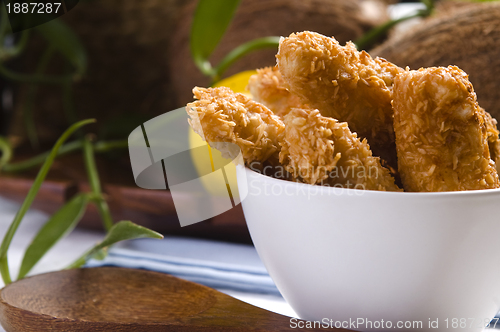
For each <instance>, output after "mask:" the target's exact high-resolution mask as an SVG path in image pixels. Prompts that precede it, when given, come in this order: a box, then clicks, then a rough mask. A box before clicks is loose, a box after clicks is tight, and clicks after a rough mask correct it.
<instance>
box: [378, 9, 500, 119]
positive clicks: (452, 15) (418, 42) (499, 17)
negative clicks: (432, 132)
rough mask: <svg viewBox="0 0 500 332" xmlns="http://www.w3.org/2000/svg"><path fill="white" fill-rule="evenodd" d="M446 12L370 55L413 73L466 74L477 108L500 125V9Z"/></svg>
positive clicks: (392, 39) (395, 38) (448, 10)
mask: <svg viewBox="0 0 500 332" xmlns="http://www.w3.org/2000/svg"><path fill="white" fill-rule="evenodd" d="M446 9H447V10H443V11H441V12H440V13H438V14H437V15H436V16H435V17H432V18H430V19H428V20H425V21H424V22H422V23H421V24H419V25H417V26H415V27H413V28H412V29H411V30H410V31H406V32H405V33H403V34H399V35H394V36H392V37H391V38H390V39H389V40H387V41H386V42H385V43H383V44H382V45H380V46H378V47H377V48H375V49H374V50H372V51H371V52H370V53H371V55H373V56H380V57H383V58H385V59H387V60H389V61H391V62H393V63H395V64H397V65H399V66H401V67H406V66H409V67H410V68H411V69H418V68H420V67H431V66H448V65H456V66H458V67H460V68H461V69H463V70H464V71H465V72H467V73H468V74H469V79H470V81H471V82H472V84H473V85H474V90H475V91H476V93H477V97H478V101H479V104H480V105H481V106H482V107H483V108H485V109H486V110H487V111H489V112H490V113H491V115H492V116H494V117H495V118H497V119H500V104H499V103H498V100H499V99H500V89H499V87H500V57H499V56H498V55H499V54H500V24H499V22H500V3H489V4H484V3H481V4H467V5H459V6H453V5H448V6H447V7H446Z"/></svg>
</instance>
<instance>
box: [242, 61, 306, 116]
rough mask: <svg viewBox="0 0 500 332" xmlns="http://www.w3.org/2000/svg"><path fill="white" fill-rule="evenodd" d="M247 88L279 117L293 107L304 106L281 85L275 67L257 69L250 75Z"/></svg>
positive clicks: (255, 98)
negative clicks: (255, 72)
mask: <svg viewBox="0 0 500 332" xmlns="http://www.w3.org/2000/svg"><path fill="white" fill-rule="evenodd" d="M247 89H248V90H249V91H250V94H251V95H252V97H253V99H254V100H255V101H258V102H259V103H262V104H264V105H266V106H267V107H268V108H269V109H270V110H271V111H273V112H274V114H276V115H278V116H279V117H281V118H283V117H284V116H285V115H286V114H287V113H288V112H289V111H290V109H291V108H293V107H298V108H303V107H304V106H303V105H302V102H301V101H300V98H299V97H298V96H296V95H294V94H292V93H290V91H288V90H287V89H286V88H285V87H284V86H283V79H282V77H281V73H280V72H279V70H278V68H277V67H274V68H271V67H265V68H262V69H257V74H255V75H252V76H251V77H250V80H249V81H248V87H247Z"/></svg>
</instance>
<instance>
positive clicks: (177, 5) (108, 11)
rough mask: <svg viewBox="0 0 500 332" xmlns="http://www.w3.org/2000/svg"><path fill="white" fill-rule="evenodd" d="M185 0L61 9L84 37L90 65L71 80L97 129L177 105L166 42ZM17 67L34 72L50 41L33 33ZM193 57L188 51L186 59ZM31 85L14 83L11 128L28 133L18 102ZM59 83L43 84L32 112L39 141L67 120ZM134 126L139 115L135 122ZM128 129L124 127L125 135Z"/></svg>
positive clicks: (79, 107) (57, 63)
mask: <svg viewBox="0 0 500 332" xmlns="http://www.w3.org/2000/svg"><path fill="white" fill-rule="evenodd" d="M185 3H186V1H185V0H141V1H122V0H106V1H80V3H79V4H78V5H77V6H76V7H75V8H74V9H73V10H71V11H70V12H68V13H67V14H65V15H64V16H62V17H61V19H63V20H64V21H65V23H66V24H68V25H69V26H70V27H71V28H72V29H73V30H74V31H75V33H76V35H77V36H78V37H79V38H80V40H81V42H82V44H83V46H84V47H85V49H86V50H87V54H88V71H87V72H86V74H85V76H84V77H83V78H82V79H81V80H80V81H78V82H75V83H74V101H75V108H76V113H77V116H78V118H80V119H83V118H91V117H92V118H97V120H98V123H97V125H94V126H92V127H87V128H89V129H90V128H92V130H95V131H100V130H99V129H98V128H99V127H101V129H102V127H103V126H106V127H110V126H109V124H110V123H111V126H113V122H114V123H115V124H116V123H118V124H117V126H120V125H121V124H120V123H123V122H124V121H128V122H134V119H136V120H135V122H137V125H140V123H141V120H142V119H144V120H148V119H150V118H152V117H154V116H156V115H158V114H162V113H165V112H167V111H169V110H171V109H174V108H175V106H176V105H175V102H174V99H173V95H174V94H173V92H171V91H172V83H171V80H170V75H169V68H168V62H169V61H168V58H167V56H168V53H169V52H168V47H169V40H170V38H171V37H172V30H173V27H174V26H175V24H176V22H177V21H178V20H179V11H180V9H181V8H182V7H183V6H184V5H185ZM32 37H33V38H31V40H30V45H29V47H28V49H27V50H26V51H25V52H24V54H23V56H22V57H23V58H22V61H23V65H22V68H20V70H19V71H22V72H26V73H30V72H34V70H35V68H36V65H37V63H38V60H39V58H40V56H41V54H42V53H43V50H44V48H45V47H46V43H45V41H44V40H43V39H41V38H40V37H39V36H37V34H36V33H33V34H32ZM188 60H189V59H188ZM63 63H64V60H63V59H62V58H61V57H57V56H56V57H55V58H54V59H53V61H51V63H50V65H49V69H48V72H49V73H52V74H60V73H61V69H62V68H61V67H63V66H62V64H63ZM25 90H26V86H23V85H19V86H18V89H16V96H17V97H18V98H17V99H16V114H15V119H14V121H13V123H12V126H11V127H12V128H11V130H10V133H11V135H15V136H24V137H25V136H26V135H25V133H24V124H23V123H22V114H21V110H22V108H23V106H24V102H25ZM62 100H63V96H62V92H61V88H60V87H59V86H55V85H41V86H40V88H39V91H38V94H37V97H36V102H35V109H34V113H35V119H36V122H37V129H38V133H39V136H40V138H41V140H42V141H49V142H51V141H53V140H54V139H55V138H57V137H58V136H59V135H60V134H61V133H62V131H64V130H65V129H66V128H67V127H68V121H67V118H66V116H65V113H64V108H63V101H62ZM131 125H132V126H133V125H134V123H132V124H131ZM127 135H128V133H126V130H125V132H123V133H122V135H121V137H122V138H126V137H127Z"/></svg>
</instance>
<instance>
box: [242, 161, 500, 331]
mask: <svg viewBox="0 0 500 332" xmlns="http://www.w3.org/2000/svg"><path fill="white" fill-rule="evenodd" d="M237 176H238V186H239V187H240V188H244V190H248V193H247V195H246V197H245V198H244V199H243V201H242V205H243V211H244V213H245V218H246V221H247V224H248V228H249V230H250V234H251V236H252V240H253V242H254V244H255V247H256V248H257V251H258V253H259V256H260V258H261V259H262V261H263V262H264V264H265V266H266V268H267V269H268V271H269V274H270V275H271V277H272V278H273V280H274V282H275V283H276V285H277V287H278V289H279V290H280V292H281V293H282V295H283V297H284V298H285V299H286V301H287V302H288V303H289V304H290V305H291V306H292V308H293V309H294V310H295V311H296V312H297V314H298V315H299V316H300V317H301V318H303V319H306V320H311V321H323V322H325V320H324V319H327V320H328V324H330V325H331V324H333V325H335V324H337V326H339V324H340V323H341V324H343V325H344V327H347V328H349V329H352V330H359V331H386V330H390V328H389V327H390V326H389V323H388V322H391V324H392V329H393V330H408V331H411V330H414V331H427V330H428V331H481V330H482V328H483V327H484V326H485V325H486V324H487V322H488V321H489V320H490V319H491V318H492V317H493V316H494V315H495V314H496V313H497V312H498V310H499V308H500V264H499V263H500V240H499V239H498V238H497V236H496V235H497V234H500V190H498V189H494V190H482V191H464V192H446V193H392V192H379V191H361V190H353V189H341V188H329V187H320V186H311V185H307V184H300V183H292V182H286V181H283V180H278V179H274V178H271V177H267V176H264V175H261V174H258V173H256V172H254V171H252V170H250V169H248V168H244V167H242V166H239V167H237ZM241 191H242V190H241V189H240V192H241ZM243 196H244V195H241V197H243ZM330 320H331V321H330ZM362 320H364V322H363V321H362ZM382 320H383V322H384V323H385V325H383V328H382V326H381V325H380V324H381V321H382ZM436 320H438V321H437V324H438V328H429V324H430V323H432V325H433V326H436ZM353 321H356V323H355V324H353V323H352V322H353ZM369 321H370V322H371V325H370V323H369ZM339 322H340V323H339ZM346 322H349V324H350V325H348V326H346ZM377 322H378V323H377ZM398 322H402V323H403V324H406V326H401V324H398ZM408 322H411V324H413V325H411V324H410V323H408ZM413 322H416V323H413ZM418 322H422V326H418ZM464 322H465V325H464ZM382 324H383V323H382ZM415 324H416V325H415ZM398 325H399V326H398ZM410 325H411V327H410ZM498 325H499V326H500V322H499V324H498ZM377 326H378V328H377Z"/></svg>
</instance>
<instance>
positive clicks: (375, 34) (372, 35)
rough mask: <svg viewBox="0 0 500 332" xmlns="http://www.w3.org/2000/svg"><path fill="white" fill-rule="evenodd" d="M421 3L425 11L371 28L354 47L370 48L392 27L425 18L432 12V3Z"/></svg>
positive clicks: (429, 0)
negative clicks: (416, 18) (417, 18)
mask: <svg viewBox="0 0 500 332" xmlns="http://www.w3.org/2000/svg"><path fill="white" fill-rule="evenodd" d="M421 2H422V3H423V4H424V5H425V7H426V8H425V9H422V10H418V11H417V12H416V13H414V14H410V15H407V16H403V17H401V18H398V19H397V20H389V21H387V22H385V23H383V24H382V25H379V26H378V27H375V28H373V29H372V30H370V31H368V32H367V33H366V34H364V35H363V36H362V37H361V38H359V39H357V40H356V41H355V42H354V44H356V47H357V48H358V50H364V49H367V48H368V47H369V46H371V45H372V44H373V43H374V42H375V41H377V40H378V39H379V38H380V37H381V36H383V35H384V34H386V33H387V32H388V31H389V30H390V29H391V28H392V27H394V26H395V25H397V24H399V23H401V22H404V21H407V20H409V19H412V18H415V17H427V16H429V15H430V14H431V13H432V11H433V10H434V1H433V0H421Z"/></svg>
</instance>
